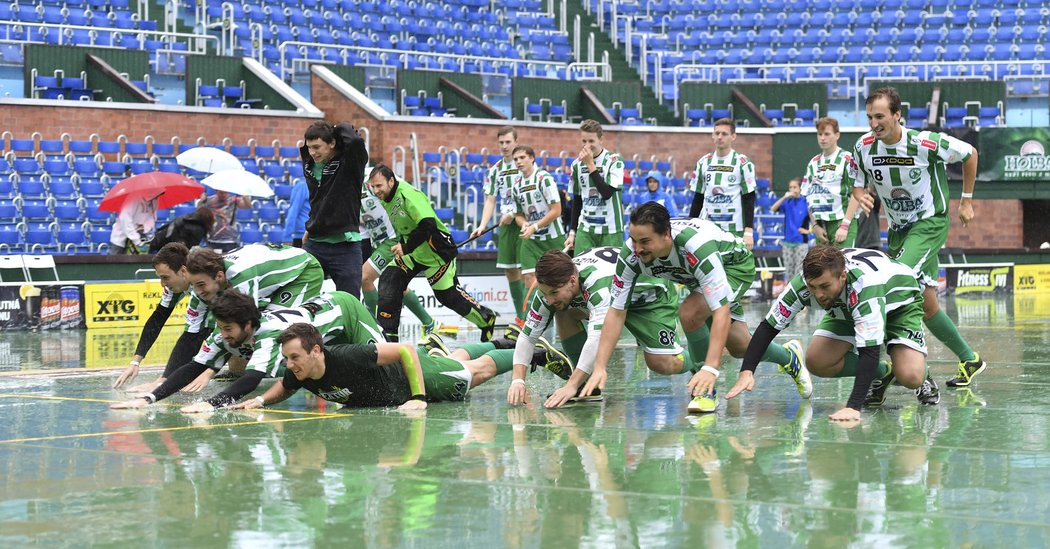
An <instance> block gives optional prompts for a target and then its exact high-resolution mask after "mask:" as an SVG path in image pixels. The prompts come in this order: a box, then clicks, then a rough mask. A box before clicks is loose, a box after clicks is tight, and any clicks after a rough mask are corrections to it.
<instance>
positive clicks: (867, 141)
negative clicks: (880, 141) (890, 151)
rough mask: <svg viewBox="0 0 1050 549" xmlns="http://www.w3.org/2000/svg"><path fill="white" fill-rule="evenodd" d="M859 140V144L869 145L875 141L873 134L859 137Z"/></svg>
mask: <svg viewBox="0 0 1050 549" xmlns="http://www.w3.org/2000/svg"><path fill="white" fill-rule="evenodd" d="M860 142H861V144H864V145H871V144H872V143H874V142H875V136H874V135H867V136H865V137H864V139H861V141H860Z"/></svg>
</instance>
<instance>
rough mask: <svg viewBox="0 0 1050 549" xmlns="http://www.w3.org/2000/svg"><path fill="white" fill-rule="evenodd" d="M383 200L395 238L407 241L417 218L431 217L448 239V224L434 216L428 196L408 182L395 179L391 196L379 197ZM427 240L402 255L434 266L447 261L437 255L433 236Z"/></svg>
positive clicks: (416, 225)
mask: <svg viewBox="0 0 1050 549" xmlns="http://www.w3.org/2000/svg"><path fill="white" fill-rule="evenodd" d="M382 204H383V209H385V210H386V213H387V215H388V216H389V217H390V222H391V223H392V224H393V225H394V236H395V238H397V239H398V241H400V242H402V243H404V242H406V241H407V240H408V237H409V235H410V234H412V231H415V230H416V227H418V226H419V222H420V221H423V220H424V219H433V220H434V224H435V225H436V226H437V230H438V231H440V232H442V233H444V238H443V239H441V240H443V241H445V242H451V237H449V236H448V235H449V231H448V227H446V226H445V224H444V223H443V222H442V221H441V220H440V219H438V218H437V214H436V213H434V205H433V204H431V203H430V198H428V197H427V195H426V194H424V193H423V191H421V190H419V189H417V188H415V187H413V186H412V185H411V184H409V183H407V182H402V181H398V183H397V189H395V190H394V195H393V196H392V197H391V198H390V200H384V201H382ZM427 240H428V241H427V242H424V243H422V244H420V245H419V246H416V248H415V249H413V250H412V251H411V252H409V251H407V250H406V253H405V255H406V256H408V257H409V258H411V259H412V261H413V262H414V263H416V264H419V265H430V266H436V265H443V264H445V263H448V261H446V260H445V259H443V258H442V257H441V256H440V255H438V250H437V249H436V248H435V246H434V242H433V241H434V239H433V238H428V239H427ZM453 251H455V250H453Z"/></svg>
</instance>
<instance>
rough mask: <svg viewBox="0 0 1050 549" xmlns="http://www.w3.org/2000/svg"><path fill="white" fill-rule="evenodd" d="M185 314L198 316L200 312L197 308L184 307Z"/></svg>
mask: <svg viewBox="0 0 1050 549" xmlns="http://www.w3.org/2000/svg"><path fill="white" fill-rule="evenodd" d="M186 316H200V312H199V311H198V310H197V309H186Z"/></svg>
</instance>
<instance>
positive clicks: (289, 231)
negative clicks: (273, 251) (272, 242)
mask: <svg viewBox="0 0 1050 549" xmlns="http://www.w3.org/2000/svg"><path fill="white" fill-rule="evenodd" d="M309 218H310V188H309V186H307V184H306V180H305V179H300V180H299V181H298V182H296V184H295V186H294V187H292V196H291V198H290V199H289V201H288V209H287V210H286V211H285V212H284V235H283V236H282V237H281V240H282V241H283V242H287V243H290V244H291V245H292V246H295V247H296V248H302V247H303V233H304V232H306V220H307V219H309Z"/></svg>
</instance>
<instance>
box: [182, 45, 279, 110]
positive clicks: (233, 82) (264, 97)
mask: <svg viewBox="0 0 1050 549" xmlns="http://www.w3.org/2000/svg"><path fill="white" fill-rule="evenodd" d="M198 78H200V80H201V84H203V85H206V86H207V85H213V84H215V82H216V81H217V80H219V79H222V80H224V81H225V82H226V84H227V85H230V86H238V85H240V82H241V81H242V80H243V81H244V97H245V98H246V99H259V100H260V103H259V104H258V105H257V107H258V108H263V106H269V108H271V109H275V110H293V109H294V106H293V105H292V104H291V103H290V102H289V101H288V100H287V99H285V98H284V97H283V96H282V95H281V94H280V93H278V92H277V91H276V90H274V89H273V88H271V87H270V86H269V85H267V84H266V83H265V82H263V80H262V79H261V78H259V77H258V76H256V75H255V74H254V73H253V72H251V71H249V70H248V69H246V68H244V64H243V62H242V61H241V58H240V57H222V56H218V55H189V56H187V58H186V104H187V105H190V106H192V105H196V104H197V79H198ZM229 106H231V107H232V106H233V104H232V103H230V104H229Z"/></svg>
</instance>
